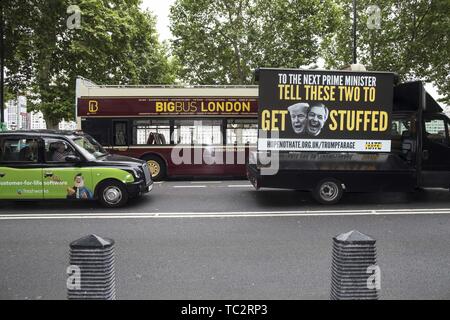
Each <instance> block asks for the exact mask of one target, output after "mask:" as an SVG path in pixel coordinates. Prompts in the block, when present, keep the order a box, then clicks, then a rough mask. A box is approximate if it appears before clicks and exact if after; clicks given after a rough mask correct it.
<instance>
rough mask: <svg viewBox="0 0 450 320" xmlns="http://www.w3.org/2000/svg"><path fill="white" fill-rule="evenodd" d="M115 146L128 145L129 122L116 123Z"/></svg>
mask: <svg viewBox="0 0 450 320" xmlns="http://www.w3.org/2000/svg"><path fill="white" fill-rule="evenodd" d="M114 145H115V146H126V145H127V122H124V121H120V122H119V121H117V122H114Z"/></svg>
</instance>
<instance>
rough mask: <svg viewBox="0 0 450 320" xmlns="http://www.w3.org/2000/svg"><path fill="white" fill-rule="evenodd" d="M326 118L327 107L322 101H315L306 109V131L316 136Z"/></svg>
mask: <svg viewBox="0 0 450 320" xmlns="http://www.w3.org/2000/svg"><path fill="white" fill-rule="evenodd" d="M327 119H328V108H327V107H325V105H323V104H322V103H317V104H314V105H312V106H311V108H310V109H309V111H308V121H307V125H306V132H307V133H308V134H309V135H311V136H313V137H316V136H318V135H319V134H320V132H321V131H322V129H323V126H324V125H325V122H326V121H327Z"/></svg>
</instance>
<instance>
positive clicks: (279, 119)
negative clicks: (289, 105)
mask: <svg viewBox="0 0 450 320" xmlns="http://www.w3.org/2000/svg"><path fill="white" fill-rule="evenodd" d="M287 113H288V111H287V110H264V111H263V112H262V113H261V129H262V130H264V131H280V130H281V131H284V130H285V128H286V115H287Z"/></svg>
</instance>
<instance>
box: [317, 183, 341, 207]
mask: <svg viewBox="0 0 450 320" xmlns="http://www.w3.org/2000/svg"><path fill="white" fill-rule="evenodd" d="M343 193H344V190H343V189H342V185H341V183H340V182H339V181H337V180H335V179H331V178H330V179H324V180H322V181H321V182H319V183H318V184H317V186H316V188H315V189H314V190H313V196H314V198H315V199H316V200H317V201H318V202H320V203H322V204H335V203H337V202H338V201H339V200H340V199H341V197H342V194H343Z"/></svg>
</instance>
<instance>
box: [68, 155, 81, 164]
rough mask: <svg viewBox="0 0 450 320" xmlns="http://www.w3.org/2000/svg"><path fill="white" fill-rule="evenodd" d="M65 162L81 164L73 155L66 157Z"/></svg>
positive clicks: (78, 158)
mask: <svg viewBox="0 0 450 320" xmlns="http://www.w3.org/2000/svg"><path fill="white" fill-rule="evenodd" d="M66 162H73V163H77V162H81V158H80V157H78V156H74V155H71V156H67V157H66Z"/></svg>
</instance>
